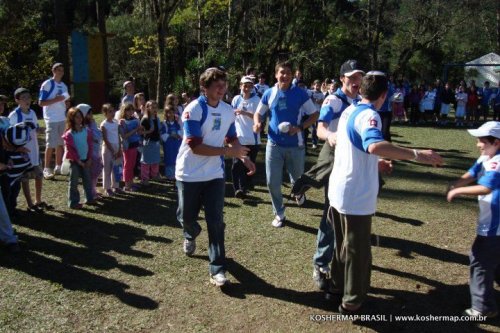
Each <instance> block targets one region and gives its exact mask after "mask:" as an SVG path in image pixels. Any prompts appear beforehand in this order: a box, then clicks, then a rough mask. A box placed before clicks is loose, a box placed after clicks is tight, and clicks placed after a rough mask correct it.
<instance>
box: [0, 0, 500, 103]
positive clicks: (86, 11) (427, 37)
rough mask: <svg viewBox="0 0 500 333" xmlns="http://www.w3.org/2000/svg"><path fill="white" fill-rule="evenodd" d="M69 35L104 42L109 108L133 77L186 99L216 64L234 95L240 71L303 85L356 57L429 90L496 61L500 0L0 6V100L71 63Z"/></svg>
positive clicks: (39, 0) (18, 0) (151, 89)
mask: <svg viewBox="0 0 500 333" xmlns="http://www.w3.org/2000/svg"><path fill="white" fill-rule="evenodd" d="M75 30H76V31H80V32H84V33H88V34H97V35H99V36H101V38H102V40H103V45H104V66H105V90H106V96H108V98H109V100H110V101H111V102H115V103H116V102H117V101H118V100H119V97H120V96H121V94H122V88H121V85H122V83H123V82H124V81H125V80H128V79H130V78H133V79H134V80H135V82H136V87H137V89H138V90H139V91H144V92H145V93H146V95H147V97H148V98H152V99H156V100H158V101H159V102H160V104H161V102H163V100H164V96H165V95H166V94H167V93H170V92H175V93H180V92H184V91H187V92H189V93H190V94H195V93H196V92H197V89H198V84H197V78H198V77H199V74H200V72H202V71H203V70H204V69H205V68H207V67H208V66H214V65H222V66H224V67H225V68H226V69H227V70H228V73H229V75H230V78H231V80H230V85H231V89H233V90H234V89H235V88H236V87H237V85H238V78H239V77H240V76H241V75H243V74H244V71H245V68H247V67H248V66H252V67H255V68H256V69H257V72H258V73H259V72H264V73H266V74H267V76H268V78H269V79H268V82H270V83H272V82H273V78H274V75H273V69H274V65H275V63H276V62H277V61H279V60H285V59H286V60H290V61H292V63H293V64H294V66H295V67H296V68H300V69H301V70H302V72H303V74H304V77H305V78H306V82H307V83H310V82H311V81H312V80H314V79H320V80H323V79H325V78H336V77H338V69H339V67H340V65H341V64H342V62H344V61H345V60H346V59H353V58H354V59H357V60H359V61H360V62H361V63H362V64H363V66H364V67H365V68H367V69H381V70H384V71H388V72H390V73H392V74H394V76H395V77H396V78H403V77H404V78H407V79H409V80H410V81H411V82H418V83H420V82H432V81H434V79H436V78H438V77H441V76H442V72H443V65H444V64H446V63H461V62H466V61H470V60H472V59H475V58H478V57H480V56H482V55H484V54H486V53H489V52H496V53H500V1H497V0H481V1H479V0H452V1H448V0H349V1H348V0H308V1H297V0H262V1H251V0H186V1H180V0H77V1H65V0H36V1H35V0H0V73H1V75H0V93H3V94H6V95H9V96H10V95H11V94H12V91H13V90H14V89H15V88H16V87H19V86H24V87H27V88H29V89H31V91H33V92H37V91H38V89H39V87H40V84H41V82H42V81H43V80H45V79H47V78H48V77H49V76H50V75H51V73H50V66H51V64H52V63H54V62H56V61H60V62H63V63H65V64H69V63H71V59H70V54H71V51H70V50H71V43H70V39H69V36H70V34H71V32H72V31H75ZM468 74H474V69H469V70H465V69H464V68H462V67H455V68H453V69H452V70H451V72H450V74H449V79H450V80H452V81H453V80H456V81H458V80H459V79H462V78H464V77H467V75H468ZM64 80H65V81H66V82H67V83H71V82H72V81H71V71H66V75H65V77H64Z"/></svg>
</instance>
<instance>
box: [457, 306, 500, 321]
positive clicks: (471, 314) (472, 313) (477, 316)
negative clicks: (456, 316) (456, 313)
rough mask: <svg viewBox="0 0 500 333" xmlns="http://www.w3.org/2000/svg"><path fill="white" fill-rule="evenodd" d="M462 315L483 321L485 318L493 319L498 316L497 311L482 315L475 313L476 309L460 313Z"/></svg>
mask: <svg viewBox="0 0 500 333" xmlns="http://www.w3.org/2000/svg"><path fill="white" fill-rule="evenodd" d="M462 315H464V316H467V317H469V318H474V319H476V320H484V319H487V318H495V317H496V316H498V311H491V312H487V313H482V312H479V311H477V310H476V309H473V308H469V309H466V310H465V311H464V312H463V313H462Z"/></svg>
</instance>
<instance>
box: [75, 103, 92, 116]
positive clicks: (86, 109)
mask: <svg viewBox="0 0 500 333" xmlns="http://www.w3.org/2000/svg"><path fill="white" fill-rule="evenodd" d="M76 108H77V109H78V110H80V111H81V112H82V114H83V117H84V118H85V117H86V116H87V114H88V113H89V112H92V111H91V110H92V107H91V106H90V105H88V104H78V105H77V106H76Z"/></svg>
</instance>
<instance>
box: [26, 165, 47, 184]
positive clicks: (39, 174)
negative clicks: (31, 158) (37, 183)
mask: <svg viewBox="0 0 500 333" xmlns="http://www.w3.org/2000/svg"><path fill="white" fill-rule="evenodd" d="M37 178H43V171H42V167H41V166H39V165H35V166H34V167H33V169H31V170H30V171H28V172H26V173H25V174H24V175H23V176H22V177H21V181H22V182H23V183H24V182H28V181H29V180H30V179H37Z"/></svg>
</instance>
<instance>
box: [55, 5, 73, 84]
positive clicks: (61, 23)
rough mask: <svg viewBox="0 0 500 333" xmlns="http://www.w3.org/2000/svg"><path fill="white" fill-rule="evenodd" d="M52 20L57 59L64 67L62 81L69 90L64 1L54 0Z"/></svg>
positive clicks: (69, 72)
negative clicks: (55, 33) (55, 35)
mask: <svg viewBox="0 0 500 333" xmlns="http://www.w3.org/2000/svg"><path fill="white" fill-rule="evenodd" d="M54 19H55V29H56V31H57V42H58V47H59V50H58V59H56V60H57V61H60V62H62V63H63V64H64V66H65V69H66V70H65V72H64V77H63V81H64V83H66V85H67V86H68V88H69V89H71V85H70V82H71V71H70V61H69V46H68V23H67V19H66V2H65V1H64V0H54Z"/></svg>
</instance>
